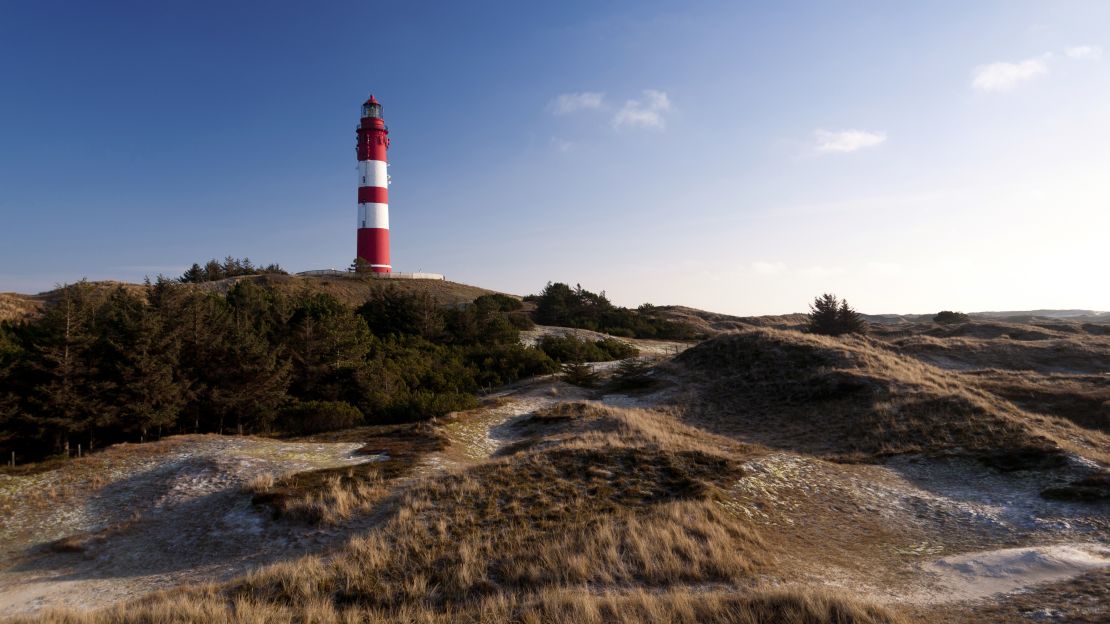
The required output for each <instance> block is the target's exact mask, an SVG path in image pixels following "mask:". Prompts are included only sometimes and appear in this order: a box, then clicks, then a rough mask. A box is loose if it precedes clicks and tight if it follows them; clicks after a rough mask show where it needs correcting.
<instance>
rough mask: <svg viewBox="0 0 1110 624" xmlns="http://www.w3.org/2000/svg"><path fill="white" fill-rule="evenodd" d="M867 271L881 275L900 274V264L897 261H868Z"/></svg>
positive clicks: (891, 275)
mask: <svg viewBox="0 0 1110 624" xmlns="http://www.w3.org/2000/svg"><path fill="white" fill-rule="evenodd" d="M867 272H868V273H870V274H872V275H878V276H881V277H894V276H897V275H901V274H902V265H901V264H898V263H897V262H868V263H867Z"/></svg>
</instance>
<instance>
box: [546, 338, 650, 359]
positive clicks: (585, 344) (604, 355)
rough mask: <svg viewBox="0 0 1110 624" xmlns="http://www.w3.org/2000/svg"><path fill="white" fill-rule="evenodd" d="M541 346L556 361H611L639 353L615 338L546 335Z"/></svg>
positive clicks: (634, 348)
mask: <svg viewBox="0 0 1110 624" xmlns="http://www.w3.org/2000/svg"><path fill="white" fill-rule="evenodd" d="M539 348H540V349H541V350H542V351H543V352H544V353H546V354H547V355H548V356H549V357H550V358H551V359H553V360H555V361H556V362H560V363H566V362H611V361H613V360H621V359H624V358H628V357H633V356H636V355H639V353H640V351H639V349H637V348H636V347H633V346H632V345H629V344H627V343H625V342H622V341H620V340H616V339H614V338H603V339H601V340H596V341H589V340H583V339H581V338H577V337H575V336H544V337H543V340H541V341H540V344H539Z"/></svg>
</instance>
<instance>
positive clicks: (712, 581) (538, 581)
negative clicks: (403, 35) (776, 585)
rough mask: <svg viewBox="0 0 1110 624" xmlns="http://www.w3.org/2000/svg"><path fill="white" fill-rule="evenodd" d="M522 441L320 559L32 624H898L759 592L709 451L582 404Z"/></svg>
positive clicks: (731, 475) (664, 422) (537, 425)
mask: <svg viewBox="0 0 1110 624" xmlns="http://www.w3.org/2000/svg"><path fill="white" fill-rule="evenodd" d="M522 427H523V428H524V429H525V430H533V431H534V432H535V433H536V434H537V435H546V436H551V437H552V438H553V441H552V442H551V443H545V444H540V445H535V446H533V447H532V448H530V449H518V450H517V451H516V452H514V453H512V454H510V455H508V456H504V457H500V458H497V459H493V460H490V461H488V462H485V463H482V464H479V465H477V466H474V467H472V468H469V469H467V470H465V471H462V472H457V473H447V474H442V475H439V476H436V477H434V478H425V479H421V480H419V481H417V482H415V483H414V484H412V486H411V487H410V488H409V489H407V490H406V491H404V492H402V493H401V494H399V495H398V496H397V497H396V498H395V499H393V500H392V502H391V503H390V505H391V506H390V507H389V509H390V511H389V514H388V517H387V518H386V519H385V520H384V521H383V522H382V523H381V524H379V525H377V526H376V528H373V529H371V530H370V531H369V532H368V533H366V534H364V535H362V536H360V537H357V538H355V539H353V540H352V541H351V542H349V543H348V544H347V545H346V546H345V547H344V548H343V549H342V550H340V551H338V552H336V553H334V554H331V555H329V556H328V557H326V558H323V557H306V558H302V559H299V560H296V561H293V562H288V563H281V564H277V565H274V566H270V567H268V568H264V569H262V570H259V571H258V572H255V573H253V574H251V575H249V576H247V577H245V578H242V579H239V580H237V581H233V582H231V583H229V584H227V585H223V586H211V587H204V588H196V589H190V590H183V591H178V592H174V593H170V594H162V595H158V596H154V597H151V598H148V599H145V600H143V601H140V602H137V603H133V604H131V605H125V606H121V607H117V608H114V609H110V610H107V611H103V612H98V613H94V614H87V615H81V614H73V613H61V612H55V613H51V614H47V615H44V616H42V617H41V618H40V619H38V620H37V621H40V622H71V623H73V624H78V623H83V624H91V623H94V622H95V623H99V622H151V623H161V622H165V623H169V622H232V621H234V622H427V623H445V622H475V623H478V622H490V623H492V622H520V623H522V624H525V623H527V624H531V623H539V622H568V623H569V622H574V623H586V624H590V623H601V622H629V623H631V622H690V623H693V622H741V623H744V622H749V623H757V622H758V623H768V624H769V623H780V622H781V623H789V624H818V623H821V624H825V623H829V622H836V623H841V624H855V623H860V624H862V623H868V624H870V623H876V624H877V623H880V622H886V623H896V622H902V621H903V620H902V619H901V618H900V617H898V616H896V615H894V614H892V613H891V612H889V611H887V610H885V609H882V608H879V607H875V606H871V605H867V604H862V603H858V602H855V601H853V600H850V599H845V598H839V597H836V596H834V595H832V594H828V593H825V592H821V591H811V590H806V589H797V590H765V589H760V588H759V582H758V579H759V577H760V575H761V574H763V573H765V572H767V571H768V570H770V569H771V566H772V565H773V562H774V559H775V555H774V553H773V552H772V550H773V549H772V548H771V547H770V546H769V545H768V544H767V543H766V542H765V541H764V539H763V538H762V537H761V536H760V535H759V533H758V532H757V531H756V530H755V529H754V527H753V526H751V524H750V523H749V521H748V520H747V519H746V517H745V516H744V515H743V514H740V513H737V511H736V510H735V509H734V508H732V507H729V506H726V505H722V504H721V500H720V496H719V494H720V491H721V488H722V487H725V486H727V485H729V484H731V483H734V482H735V480H737V479H740V478H743V475H742V472H741V470H740V468H739V467H738V466H737V465H736V464H735V463H734V461H733V460H732V459H730V457H729V456H728V455H726V454H724V453H722V452H721V451H720V450H719V448H718V447H717V446H716V444H715V443H716V441H717V439H716V438H713V437H712V436H708V437H706V436H701V438H700V439H699V437H698V436H697V435H695V434H696V432H695V430H693V429H691V428H689V427H688V426H686V425H683V424H681V423H678V422H676V421H675V420H674V419H673V418H671V417H668V416H667V415H665V414H655V413H652V412H647V411H642V410H619V409H613V408H606V407H603V406H599V405H596V404H589V403H582V404H576V405H572V406H566V407H559V408H556V409H553V410H548V411H546V412H543V413H541V414H538V415H536V416H535V417H534V418H532V419H531V420H530V421H529V422H528V423H525V424H524V425H522ZM543 430H546V433H545V434H544V433H543ZM723 442H725V443H726V444H729V442H728V441H727V440H725V441H723ZM733 446H736V445H735V444H733ZM267 485H268V484H266V483H264V482H263V483H258V484H257V486H258V487H261V488H265V487H266V486H267ZM602 588H604V589H602Z"/></svg>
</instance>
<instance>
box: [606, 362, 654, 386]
mask: <svg viewBox="0 0 1110 624" xmlns="http://www.w3.org/2000/svg"><path fill="white" fill-rule="evenodd" d="M649 372H651V362H650V361H648V360H647V359H644V358H639V357H630V358H626V359H623V360H621V361H620V363H619V364H617V370H616V372H615V373H614V374H613V385H614V386H616V387H617V388H626V389H629V388H640V387H643V386H646V385H648V384H650V383H651V379H650V378H649V377H648V373H649Z"/></svg>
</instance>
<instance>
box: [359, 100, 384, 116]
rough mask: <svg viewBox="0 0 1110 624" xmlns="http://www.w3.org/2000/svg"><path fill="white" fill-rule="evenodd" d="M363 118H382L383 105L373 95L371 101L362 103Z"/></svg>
mask: <svg viewBox="0 0 1110 624" xmlns="http://www.w3.org/2000/svg"><path fill="white" fill-rule="evenodd" d="M362 116H363V117H364V118H365V117H369V118H371V119H381V118H382V105H381V104H380V103H378V100H377V99H376V98H375V97H374V96H373V95H371V96H370V99H369V100H366V101H365V102H363V103H362Z"/></svg>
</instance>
